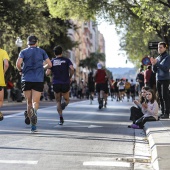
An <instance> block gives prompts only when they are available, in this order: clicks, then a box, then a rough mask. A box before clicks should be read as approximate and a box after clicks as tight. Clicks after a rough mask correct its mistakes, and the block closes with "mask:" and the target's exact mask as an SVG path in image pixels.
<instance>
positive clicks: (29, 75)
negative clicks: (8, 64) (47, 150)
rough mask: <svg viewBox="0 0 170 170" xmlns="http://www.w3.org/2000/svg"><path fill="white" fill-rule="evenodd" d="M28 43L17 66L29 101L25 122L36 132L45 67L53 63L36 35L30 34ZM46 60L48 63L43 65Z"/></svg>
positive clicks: (23, 89)
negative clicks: (39, 43) (39, 45)
mask: <svg viewBox="0 0 170 170" xmlns="http://www.w3.org/2000/svg"><path fill="white" fill-rule="evenodd" d="M27 45H28V47H27V48H25V49H23V50H22V51H21V52H20V53H19V56H18V59H17V62H16V67H17V69H18V71H19V72H20V74H21V88H22V91H23V93H24V96H25V99H26V102H27V112H25V123H26V124H30V123H31V132H35V131H36V130H37V127H36V124H37V110H38V108H39V102H40V97H41V93H42V92H43V88H44V68H49V67H51V66H52V64H51V61H50V59H49V57H48V55H47V54H46V52H45V51H44V50H43V49H41V48H39V47H38V46H37V45H38V38H37V37H36V36H32V35H31V36H29V37H28V38H27ZM44 62H45V63H46V64H45V65H44V66H43V63H44Z"/></svg>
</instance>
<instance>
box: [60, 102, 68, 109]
mask: <svg viewBox="0 0 170 170" xmlns="http://www.w3.org/2000/svg"><path fill="white" fill-rule="evenodd" d="M66 106H67V105H66V103H65V102H63V103H61V109H62V110H64V109H65V108H66Z"/></svg>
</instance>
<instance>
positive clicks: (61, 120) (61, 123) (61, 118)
mask: <svg viewBox="0 0 170 170" xmlns="http://www.w3.org/2000/svg"><path fill="white" fill-rule="evenodd" d="M63 123H64V119H63V117H60V122H59V123H58V124H59V125H63Z"/></svg>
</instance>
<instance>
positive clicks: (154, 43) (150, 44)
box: [148, 42, 159, 50]
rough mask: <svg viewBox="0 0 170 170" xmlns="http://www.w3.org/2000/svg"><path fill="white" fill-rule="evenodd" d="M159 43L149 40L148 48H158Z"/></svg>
mask: <svg viewBox="0 0 170 170" xmlns="http://www.w3.org/2000/svg"><path fill="white" fill-rule="evenodd" d="M158 43H159V42H149V43H148V48H149V49H150V50H151V49H158Z"/></svg>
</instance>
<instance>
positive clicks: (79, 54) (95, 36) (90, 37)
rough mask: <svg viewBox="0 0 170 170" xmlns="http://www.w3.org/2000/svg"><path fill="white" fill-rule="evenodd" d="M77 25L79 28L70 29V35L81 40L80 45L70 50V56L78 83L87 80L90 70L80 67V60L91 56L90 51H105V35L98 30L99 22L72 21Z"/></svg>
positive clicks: (76, 39)
mask: <svg viewBox="0 0 170 170" xmlns="http://www.w3.org/2000/svg"><path fill="white" fill-rule="evenodd" d="M71 22H73V23H74V24H75V25H77V29H76V30H73V29H69V30H68V35H69V36H70V37H71V39H72V40H73V41H77V42H79V45H78V47H76V48H74V49H73V50H72V51H71V50H70V51H68V53H69V58H70V59H71V61H72V62H73V65H74V68H75V70H76V71H75V75H74V79H76V81H77V83H79V82H80V81H81V80H84V81H85V82H87V76H88V73H89V71H90V70H88V68H83V67H79V64H80V60H83V59H86V58H87V57H90V53H94V52H100V53H105V41H104V37H103V35H102V34H101V33H100V32H99V31H98V27H97V24H96V23H95V22H93V21H88V22H82V21H71Z"/></svg>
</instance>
